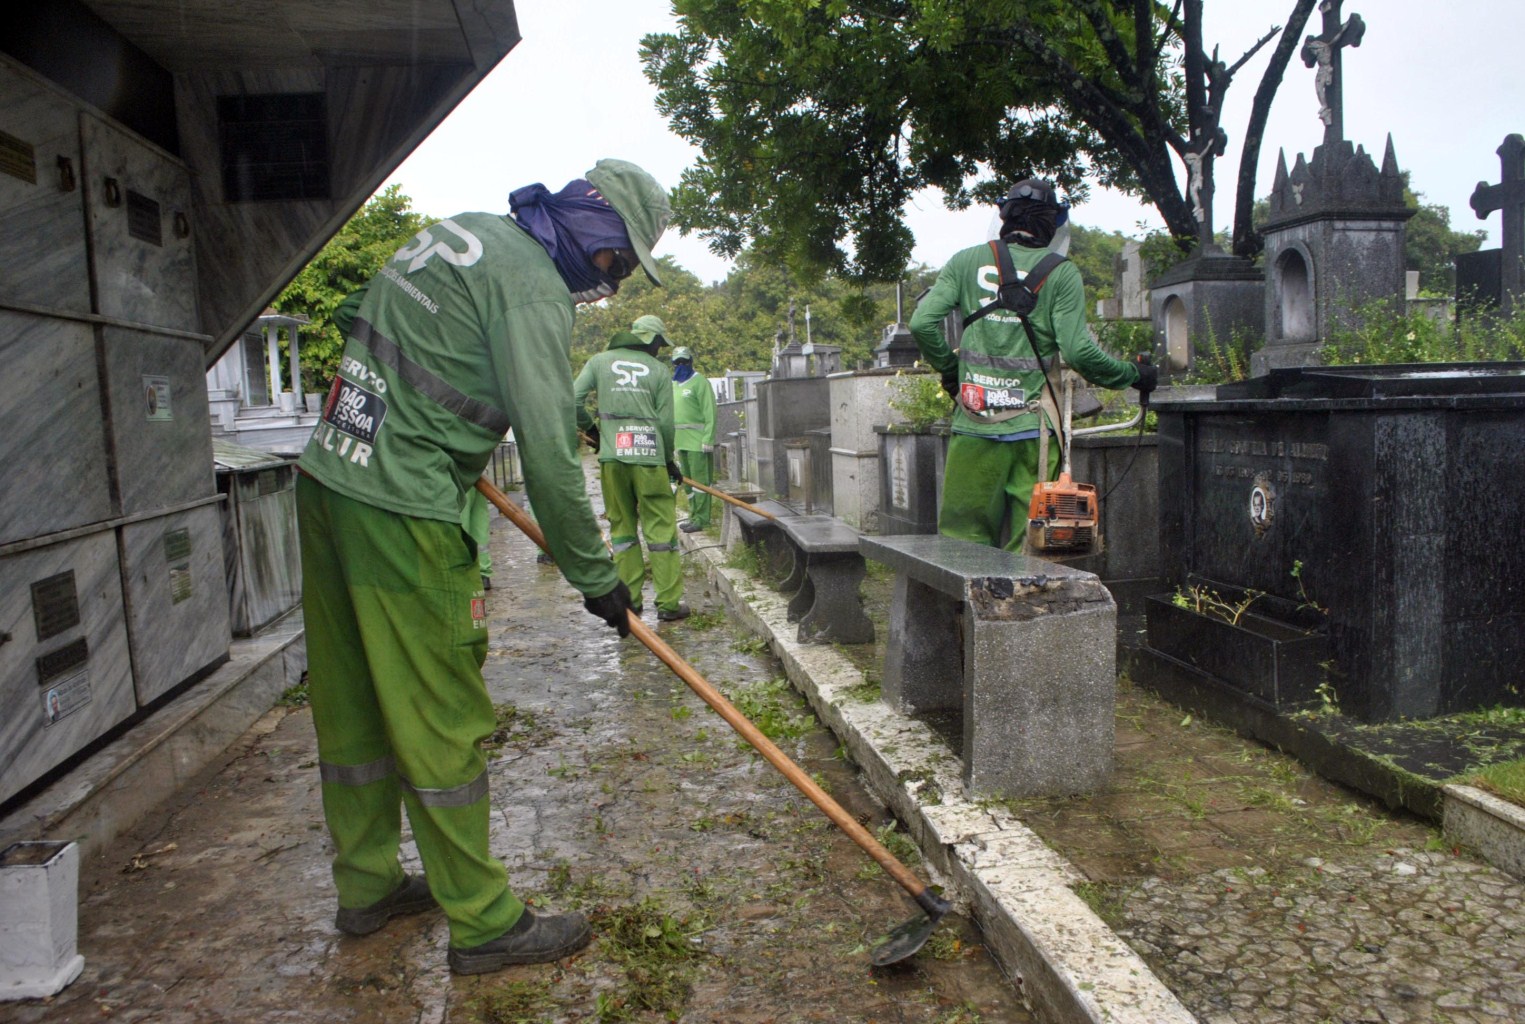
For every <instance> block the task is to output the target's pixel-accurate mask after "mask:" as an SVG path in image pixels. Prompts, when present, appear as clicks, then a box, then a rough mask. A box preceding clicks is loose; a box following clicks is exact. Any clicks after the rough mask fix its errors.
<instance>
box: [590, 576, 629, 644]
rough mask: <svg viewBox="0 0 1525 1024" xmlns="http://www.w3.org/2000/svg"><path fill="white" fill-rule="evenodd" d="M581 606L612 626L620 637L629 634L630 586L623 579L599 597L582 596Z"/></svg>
mask: <svg viewBox="0 0 1525 1024" xmlns="http://www.w3.org/2000/svg"><path fill="white" fill-rule="evenodd" d="M582 606H583V607H584V608H586V609H588V611H590V612H592V613H593V614H594V615H597V616H598V617H599V618H601V619H603V620H604V621H605V622H607V623H609V625H611V626H613V627H614V628H615V630H616V631H617V632H618V633H619V635H620V636H621V637H622V638H623V637H627V636H629V635H630V588H629V587H627V586H625V581H624V580H621V581H620V582H618V583H616V584H615V585H614V589H613V590H611V591H609V593H607V594H604V595H602V596H601V597H585V598H583V601H582Z"/></svg>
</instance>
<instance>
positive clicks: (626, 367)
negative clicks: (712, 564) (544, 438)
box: [572, 316, 689, 622]
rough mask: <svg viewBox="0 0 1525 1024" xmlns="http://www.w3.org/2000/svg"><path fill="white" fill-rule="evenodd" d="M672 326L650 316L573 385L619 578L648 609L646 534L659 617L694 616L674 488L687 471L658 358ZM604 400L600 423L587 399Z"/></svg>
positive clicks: (593, 362)
mask: <svg viewBox="0 0 1525 1024" xmlns="http://www.w3.org/2000/svg"><path fill="white" fill-rule="evenodd" d="M666 331H667V328H666V327H665V326H664V325H663V324H662V321H661V320H660V319H659V318H657V317H654V316H643V317H641V318H639V319H638V320H636V322H635V323H633V324H631V325H630V330H628V331H620V332H619V333H617V334H615V336H614V337H613V338H611V339H610V340H609V347H608V348H606V349H605V350H604V351H602V352H600V353H598V354H597V355H595V356H594V357H593V358H592V359H589V360H588V362H587V364H586V365H585V366H584V367H583V368H582V372H581V373H579V374H578V375H577V380H576V381H574V382H573V384H572V400H573V402H574V403H575V405H576V408H577V423H578V426H579V427H580V428H582V431H583V433H585V434H586V435H588V439H589V440H591V441H592V442H593V446H594V447H595V448H597V449H598V479H599V483H600V485H601V486H602V487H603V493H604V512H605V514H606V515H608V517H609V546H610V547H611V548H612V549H613V551H614V564H615V567H616V568H618V569H619V574H620V579H621V580H623V581H624V582H625V585H626V586H627V587H629V588H630V593H631V595H632V596H631V600H632V601H633V602H634V607H635V609H636V610H637V611H639V610H640V609H641V606H642V601H641V585H642V583H643V582H644V581H645V579H646V563H645V561H644V560H643V559H642V557H641V537H644V538H645V539H646V550H647V551H648V552H649V553H650V555H651V584H652V587H653V588H655V590H656V592H657V619H658V620H659V621H662V622H672V621H675V620H677V619H684V618H687V617H688V615H689V608H688V605H687V604H686V603H685V602H684V601H683V565H682V562H681V560H680V556H679V554H678V530H677V518H678V513H677V501H676V499H675V498H674V497H673V486H674V485H676V484H677V483H678V482H680V481H681V480H682V479H683V473H682V471H681V470H679V469H678V465H677V463H676V462H675V461H673V414H672V386H671V385H669V384H668V379H669V373H668V369H667V366H666V365H665V364H664V363H663V362H662V360H661V359H659V358H658V357H657V353H658V352H660V351H661V350H662V348H663V347H664V346H665V345H666V344H667V338H666V337H665V334H666ZM590 395H592V396H595V398H596V400H597V403H598V422H597V423H595V422H594V420H593V415H592V414H591V413H590V412H589V411H588V407H587V401H588V397H589V396H590Z"/></svg>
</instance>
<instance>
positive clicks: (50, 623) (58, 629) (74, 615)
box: [32, 569, 79, 640]
mask: <svg viewBox="0 0 1525 1024" xmlns="http://www.w3.org/2000/svg"><path fill="white" fill-rule="evenodd" d="M32 616H33V618H34V619H35V620H36V623H37V639H38V640H46V639H48V638H49V637H54V636H58V635H59V634H60V633H63V632H65V631H66V630H70V629H73V628H74V627H75V626H77V625H79V592H78V590H77V589H76V588H75V586H74V570H73V569H70V570H69V571H68V572H61V573H59V574H58V575H57V576H49V577H48V578H47V579H45V580H38V581H37V582H36V583H33V584H32Z"/></svg>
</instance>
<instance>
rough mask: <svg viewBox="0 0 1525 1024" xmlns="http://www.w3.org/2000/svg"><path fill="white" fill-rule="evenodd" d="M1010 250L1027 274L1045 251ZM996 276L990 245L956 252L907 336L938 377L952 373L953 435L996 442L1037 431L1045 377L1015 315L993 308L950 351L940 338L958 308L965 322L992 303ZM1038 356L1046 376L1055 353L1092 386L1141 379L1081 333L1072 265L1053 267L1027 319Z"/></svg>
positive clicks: (1080, 298) (1080, 290) (1081, 295)
mask: <svg viewBox="0 0 1525 1024" xmlns="http://www.w3.org/2000/svg"><path fill="white" fill-rule="evenodd" d="M1010 248H1011V258H1012V262H1013V263H1014V264H1015V265H1016V268H1017V270H1018V271H1019V272H1020V273H1023V274H1025V273H1027V272H1028V271H1029V270H1031V269H1032V268H1033V267H1034V266H1036V265H1037V263H1038V261H1039V260H1041V259H1042V258H1043V257H1044V255H1046V254H1047V252H1048V250H1047V249H1029V248H1026V247H1024V246H1020V245H1013V246H1011V247H1010ZM1000 282H1001V275H1000V272H999V270H997V268H996V262H995V255H994V254H993V253H992V252H991V251H990V246H989V245H974V246H970V247H969V248H967V249H964V250H962V251H960V252H958V253H955V254H954V256H953V258H952V259H950V260H949V261H948V263H947V265H946V266H944V267H943V269H942V273H940V274H939V275H938V276H937V283H936V284H934V285H933V286H932V290H931V291H930V292H928V293H927V296H926V298H924V299H922V300H921V302H920V304H918V305H917V307H916V312H915V313H913V314H912V315H911V334H912V335H913V336H914V337H915V338H916V346H917V348H919V349H920V350H921V354H922V356H923V357H924V358H925V359H926V360H927V362H928V363H930V364H931V365H932V368H933V369H935V370H937V371H938V372H939V373H948V372H949V371H951V370H953V369H955V368H957V370H958V379H959V398H960V401H959V402H958V408H957V409H956V410H955V411H954V414H953V431H954V433H958V434H977V435H982V436H987V437H988V436H993V435H1002V434H1016V433H1021V432H1023V431H1029V430H1035V429H1037V426H1038V413H1037V410H1038V407H1039V404H1038V403H1039V401H1040V400H1041V398H1042V394H1041V393H1040V389H1041V388H1042V387H1043V371H1042V370H1041V369H1039V364H1038V360H1037V358H1036V357H1035V356H1034V355H1033V350H1032V345H1031V344H1030V343H1029V341H1028V339H1027V332H1026V331H1025V330H1023V328H1022V321H1021V320H1020V319H1019V318H1018V317H1017V315H1016V314H1015V313H1010V312H1006V311H1004V310H996V311H995V312H992V313H990V314H989V315H987V316H985V317H984V318H982V319H980V320H976V321H975V322H974V323H972V324H970V325H969V327H968V328H967V329H966V330H965V331H964V337H963V341H962V342H960V344H959V349H958V351H957V352H956V353H955V352H954V351H953V350H952V349H950V348H949V347H948V342H947V339H946V338H945V337H944V336H943V318H944V317H946V316H947V315H948V314H949V313H950V312H952V311H953V310H955V309H957V310H959V311H960V312H961V313H963V314H964V315H965V316H967V315H968V314H970V313H973V312H974V311H975V310H977V309H979V308H980V307H982V306H984V305H986V304H987V303H989V302H990V301H991V300H993V299H994V298H995V297H996V290H997V288H998V287H999V286H1000ZM1028 319H1029V321H1030V322H1031V324H1032V327H1033V333H1034V334H1035V335H1036V336H1037V340H1038V352H1039V353H1040V354H1041V355H1042V356H1043V362H1044V363H1045V364H1046V365H1047V367H1048V369H1049V372H1051V373H1052V372H1054V371H1055V370H1056V369H1057V368H1058V367H1057V366H1056V361H1055V355H1056V353H1062V354H1063V356H1064V362H1065V364H1067V365H1068V366H1069V367H1070V368H1071V369H1073V370H1075V371H1076V372H1078V373H1079V374H1080V375H1081V376H1082V377H1084V378H1085V379H1086V380H1088V381H1090V382H1091V383H1092V384H1097V385H1100V386H1101V387H1104V388H1124V387H1128V386H1129V385H1131V384H1133V383H1134V382H1136V381H1137V380H1138V368H1137V367H1135V366H1132V365H1130V364H1128V363H1125V362H1123V361H1122V360H1121V359H1116V358H1114V357H1112V356H1110V355H1108V354H1107V353H1106V352H1103V351H1102V350H1101V349H1100V348H1098V347H1097V345H1096V343H1095V342H1094V341H1092V340H1091V336H1090V334H1089V333H1088V332H1087V331H1086V323H1085V286H1084V285H1083V284H1082V283H1081V280H1080V271H1079V270H1078V269H1076V267H1075V265H1074V264H1073V263H1069V262H1065V263H1061V264H1060V265H1059V266H1057V267H1055V268H1054V270H1053V272H1052V273H1050V274H1049V276H1048V278H1047V280H1046V281H1044V283H1043V285H1042V287H1041V289H1040V290H1039V292H1038V305H1037V308H1035V309H1034V310H1033V312H1032V314H1031V316H1029V318H1028Z"/></svg>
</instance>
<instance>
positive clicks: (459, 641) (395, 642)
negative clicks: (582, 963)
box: [297, 476, 524, 947]
mask: <svg viewBox="0 0 1525 1024" xmlns="http://www.w3.org/2000/svg"><path fill="white" fill-rule="evenodd" d="M297 521H298V530H299V533H300V537H301V547H302V615H303V618H304V620H305V626H306V631H307V680H308V692H309V694H310V696H311V698H312V719H313V725H314V727H315V728H316V730H317V734H318V766H319V773H320V777H321V779H322V785H323V814H324V817H325V818H326V819H327V821H328V828H329V831H330V833H332V835H333V841H334V862H333V875H334V886H335V888H336V889H338V893H339V905H340V906H341V907H348V908H360V907H366V906H369V905H370V904H372V903H375V902H376V901H377V900H379V899H381V898H383V897H385V896H387V895H388V894H390V893H391V892H392V890H394V889H395V888H397V886H398V885H399V884H400V883H401V882H402V879H403V869H402V867H401V865H400V864H399V862H398V845H399V843H400V841H401V832H402V816H401V808H406V809H407V812H408V822H409V824H410V825H411V826H412V828H413V838H414V840H415V842H416V843H417V844H418V852H419V856H420V857H421V858H422V859H423V862H424V874H425V876H426V877H427V879H428V881H429V890H430V892H432V893H433V894H434V898H435V899H436V900H438V901H439V904H440V906H441V907H442V908H444V911H445V915H446V917H448V918H449V920H450V944H451V945H452V946H456V947H466V946H476V945H480V944H481V943H484V942H489V941H491V940H493V939H495V938H497V937H498V936H499V935H502V934H503V933H504V932H505V931H507V930H508V929H509V928H511V927H512V926H513V925H514V923H515V922H517V921H518V920H519V915H520V914H522V913H523V912H524V904H522V903H521V902H520V901H519V900H518V899H517V898H515V896H514V894H513V893H512V892H510V891H509V888H508V874H507V872H506V871H505V870H504V867H503V865H502V864H501V863H500V862H499V861H498V860H497V858H495V857H494V856H493V855H492V854H491V853H490V852H489V851H488V845H487V825H488V816H489V814H490V813H491V810H492V807H491V803H490V801H489V797H488V791H487V763H486V759H485V758H484V757H483V756H482V751H481V749H480V744H481V742H482V741H483V740H484V739H486V738H487V737H488V736H489V735H491V734H492V731H493V729H494V728H495V726H496V722H495V714H494V711H493V706H492V701H491V699H490V698H489V697H488V695H487V687H486V686H485V684H484V683H483V681H482V663H483V661H484V660H485V659H486V657H487V622H486V606H485V601H484V600H483V595H482V581H481V578H480V574H479V570H478V567H477V561H476V558H475V557H474V555H473V553H472V551H471V545H470V544H468V543H467V539H466V536H465V534H464V533H463V532H462V530H461V527H460V524H459V523H453V522H443V521H440V520H434V519H415V518H412V517H409V516H402V515H397V514H395V513H392V512H387V511H384V510H382V509H378V508H375V507H373V506H370V505H365V504H363V503H361V502H357V501H354V500H352V499H350V498H346V497H345V496H343V495H341V494H339V493H338V492H337V491H333V490H330V489H328V488H326V487H324V486H323V485H322V484H319V483H317V482H316V481H314V480H312V479H310V478H308V477H306V476H299V477H298V478H297Z"/></svg>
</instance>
